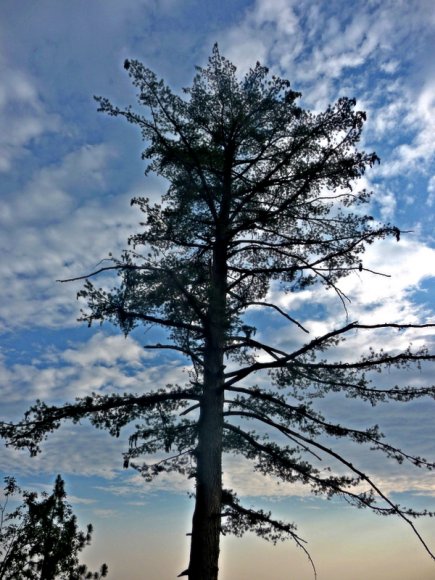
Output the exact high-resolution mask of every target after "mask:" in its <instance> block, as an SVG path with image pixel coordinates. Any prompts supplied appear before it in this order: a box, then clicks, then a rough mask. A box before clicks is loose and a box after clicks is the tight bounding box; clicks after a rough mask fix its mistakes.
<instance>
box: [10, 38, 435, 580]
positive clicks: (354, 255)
mask: <svg viewBox="0 0 435 580" xmlns="http://www.w3.org/2000/svg"><path fill="white" fill-rule="evenodd" d="M125 69H126V70H127V71H128V74H129V76H130V77H131V79H132V81H133V84H134V85H135V87H136V88H137V90H138V94H137V96H138V101H139V104H140V105H141V107H142V108H143V109H142V110H143V111H144V112H142V110H141V111H140V112H137V111H136V110H134V109H133V108H132V107H127V108H126V109H121V108H118V107H117V106H114V105H112V104H111V103H110V102H109V100H108V99H106V98H102V97H98V98H97V101H98V103H99V110H100V111H102V112H104V113H107V114H109V115H111V116H115V117H124V118H125V119H126V120H127V121H128V122H129V123H132V124H133V125H135V126H137V127H138V128H139V129H140V130H141V132H142V136H143V139H144V140H145V142H146V149H145V150H144V152H143V158H144V159H146V160H149V164H148V167H147V170H146V172H155V173H156V174H157V175H159V176H161V177H163V178H165V179H166V180H167V181H168V182H169V187H168V190H167V193H166V194H165V195H164V196H163V198H162V201H161V203H160V204H151V203H150V202H149V200H148V199H146V198H142V197H138V198H135V199H133V200H132V203H133V204H134V205H136V206H138V207H139V209H140V210H141V211H142V212H143V213H144V215H145V218H144V223H143V224H141V226H142V230H141V231H140V232H139V233H137V234H136V235H133V236H132V237H131V238H130V240H129V244H130V248H129V249H128V250H127V251H125V252H124V253H123V254H122V256H121V257H120V258H114V257H112V256H111V257H110V259H111V263H110V265H108V266H106V267H102V268H100V269H99V270H97V271H95V272H93V273H91V274H89V275H88V276H86V277H85V276H83V279H85V278H86V282H85V285H84V288H83V290H81V291H80V292H79V296H80V297H82V298H84V299H85V300H86V301H87V305H88V308H87V309H86V310H85V311H84V312H83V317H82V319H83V320H84V321H86V322H87V323H88V324H89V325H92V324H93V323H94V322H98V323H102V322H103V321H109V322H111V323H113V324H115V325H117V326H119V327H120V328H121V329H122V331H123V332H124V333H125V334H126V335H127V334H128V333H130V332H131V331H132V330H133V329H134V328H136V327H138V326H144V327H149V326H150V325H157V326H159V327H161V328H163V329H166V330H167V337H168V340H167V341H166V342H164V343H157V344H147V345H146V346H147V348H152V349H162V350H163V349H170V350H173V351H176V352H177V353H181V354H182V355H183V356H185V357H186V358H187V360H188V361H190V364H191V377H190V381H189V382H188V383H187V384H185V385H166V386H165V385H161V386H160V388H157V389H156V390H154V391H153V392H144V393H139V394H128V393H127V394H125V395H116V394H114V395H100V394H92V395H90V396H87V397H84V398H82V399H78V400H77V401H76V402H75V403H73V404H66V405H64V406H62V407H55V406H48V405H47V404H45V403H43V402H37V404H36V405H35V406H33V407H32V408H31V409H30V410H29V411H28V413H27V414H26V417H25V419H24V420H23V422H21V423H20V424H17V425H12V424H3V427H2V435H3V436H4V437H5V438H6V439H7V440H8V442H9V444H10V445H13V446H15V447H27V448H28V449H29V450H30V452H31V453H32V454H35V453H37V452H38V450H39V443H40V442H41V440H43V439H44V438H45V437H46V436H47V433H49V432H50V431H53V430H54V429H57V428H58V427H59V426H60V424H61V423H62V422H63V421H64V420H72V421H75V422H77V421H79V420H80V419H81V418H83V417H88V418H89V419H90V421H91V422H92V423H93V424H94V425H95V426H97V427H99V428H104V429H107V430H108V431H109V432H110V433H111V434H112V435H114V436H118V435H119V434H120V431H121V429H122V428H123V427H124V426H126V425H128V424H131V423H133V424H136V425H137V426H136V429H135V432H134V433H133V435H131V437H130V440H129V449H128V451H126V452H125V456H124V463H125V466H126V467H127V466H128V465H132V466H133V467H134V468H135V469H137V470H138V471H139V472H140V473H142V474H143V475H144V476H145V477H146V478H147V479H152V478H154V477H156V476H158V474H159V473H161V472H174V471H175V472H179V473H182V474H184V475H185V476H186V477H191V478H194V480H195V482H196V487H195V508H194V513H193V521H192V530H191V552H190V561H189V564H188V567H187V569H186V570H185V571H184V572H183V573H182V574H180V576H182V575H186V576H188V577H189V579H190V580H216V579H217V577H218V558H219V540H220V535H221V534H222V533H234V534H236V535H242V534H243V533H244V532H245V531H247V530H251V531H254V532H255V533H257V534H258V535H259V536H261V537H263V538H265V539H268V540H271V541H273V542H275V541H277V540H278V539H285V538H290V539H292V540H294V541H295V542H296V544H297V545H298V546H300V547H301V548H302V549H303V550H305V551H306V553H307V555H308V556H309V554H308V552H307V550H306V548H305V545H304V541H303V540H302V539H301V538H300V537H299V535H298V534H297V533H296V528H295V526H294V524H289V523H285V522H282V521H278V520H276V519H274V518H273V517H272V515H271V514H270V513H266V512H264V511H261V510H254V509H248V508H246V507H244V506H243V505H242V504H241V503H240V500H239V499H238V497H237V495H236V493H235V492H234V491H233V490H229V489H223V486H222V456H223V455H224V454H236V455H241V456H243V457H244V458H246V459H247V460H248V461H249V462H251V464H252V467H253V469H254V470H256V471H257V472H260V473H262V474H264V475H269V476H272V477H273V478H275V479H277V480H278V481H282V482H284V483H287V484H289V485H291V484H293V483H302V484H305V485H307V486H308V487H310V488H311V490H312V491H313V492H314V493H315V494H322V495H326V496H327V497H333V496H340V497H343V498H344V499H346V500H347V501H348V502H349V503H351V504H352V505H355V506H357V507H360V508H369V509H370V510H372V511H373V512H374V513H376V514H381V515H396V516H398V517H399V518H401V519H402V520H403V521H405V522H406V523H407V524H409V526H411V528H412V530H413V531H414V533H415V534H416V535H417V536H418V538H419V540H420V542H421V543H422V544H423V546H424V548H425V549H426V551H427V552H428V553H429V554H430V556H431V557H432V558H433V557H434V556H433V554H432V552H431V551H430V549H429V547H428V546H427V545H426V543H425V542H424V540H423V538H422V537H421V536H420V534H419V533H418V531H417V529H416V528H415V527H414V524H413V522H412V521H411V518H413V517H417V516H420V515H424V514H425V513H426V512H417V511H415V510H413V509H408V508H404V507H401V506H399V505H398V504H396V503H394V502H393V501H392V500H391V499H390V498H388V497H387V495H386V494H385V493H384V492H383V491H382V489H381V488H380V487H379V486H378V485H377V484H376V482H375V481H373V480H372V478H371V477H370V476H369V474H368V473H366V472H365V471H363V470H361V469H359V468H358V467H357V465H356V464H355V462H354V456H353V455H352V454H351V455H343V454H342V452H341V451H340V447H339V446H338V445H336V442H337V440H338V441H339V440H341V439H343V438H344V439H347V440H349V441H350V442H352V443H354V444H358V445H367V446H369V447H370V448H371V449H374V450H376V451H378V452H382V453H384V454H385V456H386V457H387V458H388V459H390V460H393V461H397V462H399V463H401V462H403V461H405V462H410V463H411V464H414V465H415V466H418V467H423V468H427V469H431V468H433V466H434V464H433V463H430V462H428V461H427V460H426V459H424V458H421V457H414V456H412V455H410V454H408V453H406V452H405V451H403V450H401V449H399V448H397V447H395V446H394V445H391V444H389V443H388V442H386V441H385V440H384V439H383V435H382V433H381V432H380V430H379V429H378V427H368V428H366V429H357V428H355V427H353V426H352V420H351V419H352V417H351V415H349V422H348V424H346V425H342V424H336V423H335V422H334V421H331V420H328V419H327V418H325V417H324V416H323V415H322V414H321V413H320V412H319V411H318V410H315V409H314V407H313V402H314V401H316V400H318V399H320V398H323V397H327V396H329V395H332V396H335V394H336V393H342V394H344V395H345V397H347V398H348V399H360V400H361V401H364V402H367V403H369V404H371V405H375V404H378V403H383V402H386V401H403V402H408V401H412V400H414V399H416V398H418V397H427V396H432V397H433V396H434V393H435V389H434V387H416V386H414V385H401V386H387V387H385V386H382V383H381V384H378V383H377V382H376V381H374V375H373V374H372V371H383V370H385V369H390V368H392V367H393V368H396V367H397V368H399V369H403V368H405V367H409V366H412V365H419V364H420V363H421V362H422V361H433V360H434V358H435V357H434V356H433V355H431V354H430V353H429V352H428V351H427V349H426V348H419V349H412V348H411V347H409V348H406V349H404V350H402V351H395V350H391V351H383V350H381V351H379V352H378V351H375V350H373V349H370V350H368V352H365V353H364V352H361V353H359V354H357V355H356V356H355V357H354V358H349V357H347V358H346V359H344V360H338V359H337V356H334V349H335V348H336V347H337V346H338V345H339V344H340V343H341V342H342V341H343V340H344V339H345V338H346V336H349V335H352V336H353V335H355V333H359V334H361V333H367V334H370V333H373V332H376V331H383V332H387V331H391V332H393V331H395V332H397V329H402V330H406V329H408V328H414V329H415V328H423V327H426V326H433V325H430V324H421V325H417V324H398V323H379V324H367V323H362V322H361V323H360V322H348V323H346V324H345V325H344V326H339V327H336V328H333V329H332V330H330V331H329V332H327V333H325V334H323V335H321V336H314V337H312V336H311V337H308V338H307V340H306V341H305V342H303V341H301V338H300V337H302V336H306V335H307V334H308V333H309V328H305V327H304V326H303V325H302V324H301V322H300V321H298V320H297V319H296V318H295V317H294V316H293V315H292V313H291V312H287V311H286V310H285V309H284V308H282V307H281V306H280V305H279V304H278V303H276V301H274V300H273V299H272V298H270V296H272V295H273V293H272V292H271V290H273V291H274V292H275V291H279V292H281V293H298V292H300V291H302V290H304V289H306V288H308V287H312V286H315V285H317V286H319V285H323V286H324V287H325V288H326V289H329V290H332V291H333V292H335V293H336V295H337V297H338V299H339V300H341V302H342V303H343V307H344V308H346V301H347V297H346V296H345V294H344V293H343V291H342V290H341V289H340V280H342V279H343V278H344V277H346V276H348V275H349V274H351V273H353V272H360V273H362V274H364V273H365V272H370V275H375V274H376V273H375V272H371V271H370V270H368V268H366V267H365V266H364V262H363V260H362V257H363V252H364V249H365V248H366V246H367V245H368V244H371V243H373V242H375V241H376V240H380V239H383V238H386V237H389V236H392V237H393V238H396V239H397V240H398V241H399V238H400V231H399V230H398V228H397V227H394V226H392V225H388V224H387V225H383V224H380V223H379V222H378V221H376V220H375V219H373V218H372V217H371V216H370V215H367V214H366V213H365V212H364V206H365V204H366V203H367V202H368V201H369V200H370V197H371V192H369V191H366V190H364V189H363V190H358V188H357V187H356V185H357V181H358V179H359V178H361V176H362V175H363V174H364V172H365V171H366V169H367V168H370V167H372V166H373V165H374V164H376V163H377V162H378V161H379V160H378V157H377V156H376V154H375V153H366V152H364V151H361V150H359V149H358V147H357V146H358V142H359V140H360V135H361V131H362V128H363V124H364V121H365V118H366V117H365V113H363V112H361V111H358V110H356V109H355V101H354V100H353V99H349V98H340V99H339V100H338V101H337V102H336V103H335V104H333V105H331V106H329V107H328V108H327V109H326V110H325V111H324V112H321V113H317V114H314V113H311V112H308V111H306V110H304V109H303V108H301V107H300V106H299V105H298V99H299V97H300V94H299V93H298V92H296V91H294V90H293V89H292V88H291V87H290V83H289V82H288V81H287V80H284V79H281V78H279V77H277V76H271V75H270V74H269V71H268V69H267V68H266V67H264V66H261V65H260V64H259V63H257V64H256V66H255V67H254V68H253V69H251V70H249V72H248V73H247V74H246V75H245V76H244V77H243V78H240V77H238V76H237V74H236V68H235V67H234V66H233V65H232V64H231V63H230V62H229V61H228V60H226V59H225V58H224V57H222V56H221V55H220V53H219V50H218V48H217V46H215V47H214V49H213V53H212V55H211V57H210V59H209V63H208V66H207V67H206V68H198V70H197V74H196V76H195V78H194V80H193V84H192V86H191V87H190V88H187V89H184V95H183V96H179V95H178V94H175V93H174V92H172V91H171V89H170V88H169V87H168V86H167V85H166V84H165V83H164V82H163V81H162V80H158V78H157V77H156V75H155V74H154V73H153V72H152V71H150V70H149V69H147V68H146V67H145V66H143V65H142V64H141V63H140V62H138V61H136V60H130V61H126V62H125ZM107 271H109V272H110V271H116V273H117V275H118V276H119V280H120V281H119V284H118V285H117V286H116V287H115V288H114V289H113V290H111V291H107V290H104V289H101V288H98V287H96V286H94V284H93V283H92V282H91V280H90V279H91V278H93V277H95V276H97V275H98V274H100V273H102V272H107ZM76 279H77V278H76ZM259 312H263V313H268V314H269V315H270V319H271V320H274V321H276V323H277V324H282V323H285V324H286V325H287V327H286V329H285V330H283V333H285V335H283V337H282V338H283V339H284V338H286V337H292V338H293V339H294V340H295V341H297V340H299V342H300V344H299V345H298V346H297V347H294V348H292V347H289V346H286V342H288V341H286V340H280V339H279V338H277V339H276V340H275V341H274V342H270V341H269V342H268V341H266V340H263V339H262V338H261V337H260V336H258V335H257V334H256V332H257V330H258V329H257V326H258V325H257V324H256V323H255V316H253V313H254V314H255V313H257V314H258V313H259ZM253 320H254V322H253ZM367 340H368V341H369V340H370V338H368V339H367ZM337 352H338V351H337ZM354 354H355V353H354ZM161 451H164V452H166V454H167V455H166V456H165V457H164V458H163V459H162V458H161V456H159V457H158V458H157V459H155V460H154V461H153V460H148V461H147V462H143V461H142V460H139V458H141V457H143V456H147V455H148V456H155V454H158V453H159V452H161ZM328 459H329V460H330V462H331V468H330V470H329V471H327V470H325V469H324V468H323V467H319V465H321V466H324V465H325V462H327V460H328ZM321 460H322V464H320V461H321ZM340 466H341V470H340ZM309 557H310V556H309ZM310 559H311V558H310Z"/></svg>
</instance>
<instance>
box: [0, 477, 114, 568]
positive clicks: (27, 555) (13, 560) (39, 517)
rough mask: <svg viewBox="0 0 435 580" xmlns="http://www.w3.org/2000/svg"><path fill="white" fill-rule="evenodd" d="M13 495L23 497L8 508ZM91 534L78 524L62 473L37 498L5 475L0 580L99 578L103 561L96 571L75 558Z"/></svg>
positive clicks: (0, 517) (0, 509) (0, 524)
mask: <svg viewBox="0 0 435 580" xmlns="http://www.w3.org/2000/svg"><path fill="white" fill-rule="evenodd" d="M14 496H21V497H22V498H23V502H22V503H21V504H20V505H19V506H18V507H16V508H15V509H13V510H11V509H10V508H9V502H10V501H14V499H15V497H14ZM15 501H16V500H15ZM8 508H9V509H8ZM91 537H92V525H91V524H89V525H88V526H87V529H86V532H83V531H81V530H79V529H78V526H77V519H76V516H75V515H74V514H73V513H72V509H71V506H70V505H69V504H68V503H67V502H66V494H65V488H64V482H63V480H62V478H61V476H60V475H58V476H57V478H56V481H55V484H54V488H53V493H52V494H50V495H49V494H47V493H45V492H44V493H42V497H41V498H38V495H37V494H36V493H35V492H29V491H24V492H23V491H22V490H21V489H20V487H19V486H18V485H17V483H16V480H15V478H13V477H5V488H4V502H3V504H2V505H1V506H0V579H1V580H16V579H17V578H20V579H23V580H24V579H25V578H28V579H32V580H33V579H34V580H54V579H55V578H56V579H60V580H62V579H63V580H85V579H89V580H92V579H94V580H99V579H100V578H103V577H105V576H107V571H108V568H107V566H106V564H103V565H102V566H101V569H100V571H99V572H90V571H89V570H88V569H87V567H86V566H85V565H84V564H80V563H79V560H78V554H79V552H81V551H82V550H83V548H84V547H85V546H87V545H89V544H90V542H91Z"/></svg>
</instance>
